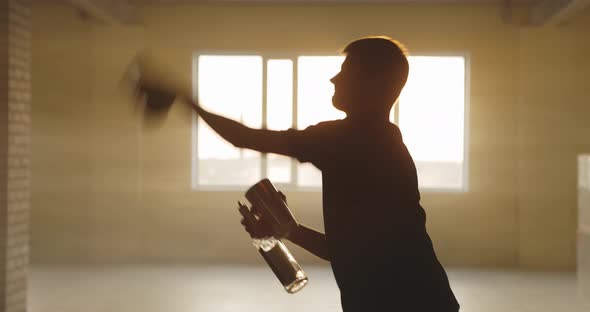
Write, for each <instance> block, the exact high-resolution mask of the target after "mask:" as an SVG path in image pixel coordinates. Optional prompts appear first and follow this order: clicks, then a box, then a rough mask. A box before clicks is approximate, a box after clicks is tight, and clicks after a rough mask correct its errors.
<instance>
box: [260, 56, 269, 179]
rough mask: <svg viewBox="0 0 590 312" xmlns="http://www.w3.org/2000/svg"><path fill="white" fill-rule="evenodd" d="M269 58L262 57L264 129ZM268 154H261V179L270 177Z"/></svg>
mask: <svg viewBox="0 0 590 312" xmlns="http://www.w3.org/2000/svg"><path fill="white" fill-rule="evenodd" d="M267 64H268V57H267V56H262V129H266V128H267V124H268V123H267V115H268V105H267V102H268V91H267V88H268V80H267V77H268V75H267V72H268V68H267ZM267 167H268V154H267V153H260V177H261V178H262V179H264V178H266V176H267V175H268V168H267Z"/></svg>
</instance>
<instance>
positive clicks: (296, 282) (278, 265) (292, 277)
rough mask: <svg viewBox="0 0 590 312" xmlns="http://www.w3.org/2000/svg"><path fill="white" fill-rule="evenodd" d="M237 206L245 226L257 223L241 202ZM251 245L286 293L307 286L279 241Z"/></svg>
mask: <svg viewBox="0 0 590 312" xmlns="http://www.w3.org/2000/svg"><path fill="white" fill-rule="evenodd" d="M238 205H239V211H240V213H241V214H242V216H243V217H244V220H245V222H246V223H247V224H255V223H256V222H258V220H257V219H256V216H255V214H254V213H253V212H252V210H251V209H249V208H248V207H247V206H246V205H244V204H242V203H241V202H238ZM252 244H253V245H254V247H256V249H258V252H259V253H260V255H261V256H262V258H264V260H265V261H266V263H267V264H268V266H269V267H270V268H271V270H272V271H273V273H274V274H275V276H276V277H277V278H278V279H279V281H280V282H281V284H282V285H283V287H285V290H286V291H287V292H288V293H290V294H293V293H296V292H297V291H299V290H300V289H302V288H303V287H304V286H305V285H306V284H307V281H308V279H307V275H306V274H305V272H304V271H303V269H301V266H300V265H299V263H298V262H297V261H296V260H295V258H294V257H293V255H292V254H291V252H289V249H287V246H285V244H283V242H281V241H280V240H279V239H276V238H274V237H267V238H255V239H253V240H252Z"/></svg>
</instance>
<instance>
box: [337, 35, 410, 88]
mask: <svg viewBox="0 0 590 312" xmlns="http://www.w3.org/2000/svg"><path fill="white" fill-rule="evenodd" d="M342 53H343V54H346V56H347V58H348V59H349V61H350V62H352V63H353V64H354V66H355V67H356V68H358V69H360V70H361V71H362V72H363V74H367V75H370V76H377V77H379V78H382V79H385V80H386V81H387V82H391V86H392V87H393V89H394V91H395V92H397V93H398V94H399V92H401V90H402V88H403V87H404V85H405V84H406V81H407V79H408V72H409V64H408V59H407V55H408V52H407V50H406V48H405V47H404V46H403V44H401V43H400V42H399V41H397V40H394V39H392V38H389V37H386V36H375V37H366V38H361V39H358V40H355V41H353V42H351V43H350V44H348V45H347V46H346V47H345V48H344V50H342ZM357 66H358V67H357ZM390 79H391V80H390Z"/></svg>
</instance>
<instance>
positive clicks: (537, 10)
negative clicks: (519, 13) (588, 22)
mask: <svg viewBox="0 0 590 312" xmlns="http://www.w3.org/2000/svg"><path fill="white" fill-rule="evenodd" d="M589 5H590V0H543V1H541V2H540V3H539V4H537V5H535V6H534V7H533V9H532V11H531V16H530V24H531V25H534V26H543V25H554V26H555V25H560V24H563V23H566V22H567V21H568V20H569V19H571V18H572V17H573V16H574V15H576V14H578V13H579V12H581V11H583V10H584V9H585V8H587V7H588V6H589Z"/></svg>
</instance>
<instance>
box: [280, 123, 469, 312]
mask: <svg viewBox="0 0 590 312" xmlns="http://www.w3.org/2000/svg"><path fill="white" fill-rule="evenodd" d="M283 134H284V136H285V138H286V140H287V142H288V145H289V150H290V154H291V156H292V157H295V158H297V159H298V160H299V161H300V162H310V163H312V164H313V165H315V166H316V167H317V168H319V169H320V170H321V171H322V191H323V209H324V227H325V231H326V240H327V244H328V251H329V255H330V262H331V265H332V269H333V272H334V276H335V278H336V282H337V283H338V286H339V288H340V290H341V293H342V295H343V297H344V296H345V295H346V294H348V295H346V296H347V297H349V298H353V299H354V297H355V296H356V297H359V298H361V297H363V296H362V294H367V295H368V294H370V296H372V297H374V296H375V293H378V292H383V294H384V296H388V297H389V298H397V304H395V303H393V302H392V303H393V304H392V306H398V307H399V306H407V307H409V308H410V307H417V305H421V304H423V303H424V302H425V300H426V301H431V302H432V304H434V305H433V306H436V307H439V308H444V309H443V310H441V311H453V310H455V311H456V310H457V309H458V304H457V301H456V300H455V297H454V296H453V293H452V291H451V289H450V286H449V283H448V279H447V276H446V273H445V272H444V269H443V268H442V266H441V265H440V263H439V262H438V260H437V258H436V255H435V253H434V250H433V247H432V243H431V241H430V238H429V237H428V234H427V233H426V229H425V222H426V216H425V212H424V209H423V208H422V207H421V206H420V193H419V191H418V180H417V175H416V167H415V166H414V162H413V160H412V157H411V156H410V154H409V152H408V150H407V148H406V146H405V144H404V143H403V140H402V135H401V132H400V130H399V128H398V127H397V126H396V125H394V124H392V123H388V122H383V123H366V122H365V123H361V122H354V121H351V120H349V119H344V120H334V121H326V122H321V123H319V124H317V125H314V126H310V127H308V128H306V129H305V130H301V131H298V130H293V129H289V130H287V131H284V133H283ZM353 299H350V300H352V301H354V300H353ZM343 304H344V298H343ZM351 305H352V303H351Z"/></svg>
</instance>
